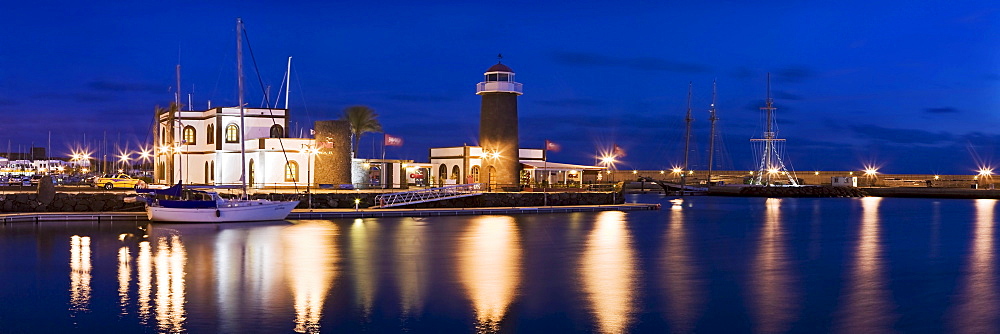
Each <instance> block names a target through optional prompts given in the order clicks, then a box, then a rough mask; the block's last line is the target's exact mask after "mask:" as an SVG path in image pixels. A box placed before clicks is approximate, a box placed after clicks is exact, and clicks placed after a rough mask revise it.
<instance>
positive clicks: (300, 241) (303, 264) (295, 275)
mask: <svg viewBox="0 0 1000 334" xmlns="http://www.w3.org/2000/svg"><path fill="white" fill-rule="evenodd" d="M336 235H337V226H336V225H334V224H331V223H330V222H324V221H308V222H303V223H300V224H296V225H293V226H290V227H288V228H286V229H284V230H283V231H282V235H281V238H282V241H283V242H284V246H285V247H284V248H285V251H286V255H287V261H285V270H284V274H285V276H287V277H288V284H289V288H290V289H291V290H292V295H293V298H294V301H295V305H294V307H295V327H294V329H293V330H294V331H295V332H297V333H319V332H320V319H322V317H323V305H324V303H325V302H326V298H327V295H328V293H329V291H330V289H331V288H332V286H333V284H334V283H333V282H334V280H335V279H336V274H337V267H336V263H337V253H336V250H337V247H336V243H335V242H334V240H336V239H335V238H334V237H335V236H336Z"/></svg>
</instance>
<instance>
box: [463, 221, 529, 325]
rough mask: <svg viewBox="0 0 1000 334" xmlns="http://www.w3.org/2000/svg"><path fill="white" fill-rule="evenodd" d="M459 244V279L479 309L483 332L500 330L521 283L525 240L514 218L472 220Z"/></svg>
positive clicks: (476, 310)
mask: <svg viewBox="0 0 1000 334" xmlns="http://www.w3.org/2000/svg"><path fill="white" fill-rule="evenodd" d="M463 236H464V238H463V239H464V240H465V241H464V242H463V243H462V244H461V246H460V247H459V252H458V268H459V277H458V278H459V282H461V283H462V286H463V287H464V288H465V291H466V293H467V294H468V296H469V300H471V301H472V306H473V308H474V309H475V312H476V328H477V332H480V333H497V332H499V329H500V323H501V320H503V319H504V314H506V313H507V309H508V307H509V306H510V304H511V302H513V301H514V296H516V295H517V294H516V291H518V288H517V287H518V286H519V285H520V283H521V271H520V268H521V243H520V240H519V238H518V233H517V224H516V222H515V221H514V218H513V217H504V216H482V217H481V218H478V219H476V220H474V221H473V222H471V224H470V226H469V227H468V228H467V229H466V231H465V232H464V233H463Z"/></svg>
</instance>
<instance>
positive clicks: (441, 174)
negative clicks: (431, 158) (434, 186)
mask: <svg viewBox="0 0 1000 334" xmlns="http://www.w3.org/2000/svg"><path fill="white" fill-rule="evenodd" d="M447 178H448V166H445V164H441V167H439V168H438V182H437V183H438V187H443V186H444V179H447Z"/></svg>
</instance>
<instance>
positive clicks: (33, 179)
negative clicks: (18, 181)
mask: <svg viewBox="0 0 1000 334" xmlns="http://www.w3.org/2000/svg"><path fill="white" fill-rule="evenodd" d="M43 176H44V175H32V176H31V177H30V178H28V185H32V186H37V185H38V183H39V182H42V177H43Z"/></svg>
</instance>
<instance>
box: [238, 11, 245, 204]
mask: <svg viewBox="0 0 1000 334" xmlns="http://www.w3.org/2000/svg"><path fill="white" fill-rule="evenodd" d="M242 33H243V20H242V19H241V18H236V85H237V87H238V90H239V102H240V138H239V140H240V188H241V189H242V190H243V199H247V178H246V176H247V157H246V141H245V140H244V138H243V129H244V128H245V127H246V125H245V124H244V122H243V113H244V109H243V44H242V41H243V39H242V36H241V34H242Z"/></svg>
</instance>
